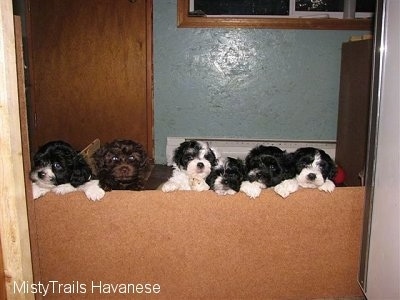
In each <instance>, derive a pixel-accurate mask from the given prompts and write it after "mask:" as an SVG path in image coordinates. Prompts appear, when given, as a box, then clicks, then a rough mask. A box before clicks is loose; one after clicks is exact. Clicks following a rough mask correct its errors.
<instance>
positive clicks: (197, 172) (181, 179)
mask: <svg viewBox="0 0 400 300" xmlns="http://www.w3.org/2000/svg"><path fill="white" fill-rule="evenodd" d="M218 159H219V154H218V153H217V152H216V150H215V149H212V148H210V147H209V145H208V144H207V143H204V142H201V141H194V140H191V141H185V142H182V143H181V144H180V145H179V146H178V148H176V149H175V151H174V155H173V157H172V160H173V171H172V176H171V178H169V179H168V181H167V182H165V183H164V184H163V186H162V188H161V190H162V191H163V192H172V191H177V190H184V191H190V190H192V186H191V182H192V179H193V178H194V179H196V180H197V181H198V180H203V181H205V179H206V178H207V176H208V175H209V174H210V173H211V169H212V168H213V167H215V166H216V165H217V164H218ZM204 186H205V187H206V188H204V189H203V190H206V189H209V187H207V185H204ZM197 190H198V189H197Z"/></svg>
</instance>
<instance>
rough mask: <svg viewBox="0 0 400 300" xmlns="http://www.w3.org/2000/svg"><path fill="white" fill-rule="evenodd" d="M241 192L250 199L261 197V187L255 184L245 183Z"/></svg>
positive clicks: (241, 187)
mask: <svg viewBox="0 0 400 300" xmlns="http://www.w3.org/2000/svg"><path fill="white" fill-rule="evenodd" d="M240 191H242V192H243V193H245V194H246V195H247V196H249V197H250V198H252V199H255V198H257V197H258V196H260V194H261V187H260V186H259V185H257V184H255V183H253V182H250V181H243V182H242V185H241V186H240Z"/></svg>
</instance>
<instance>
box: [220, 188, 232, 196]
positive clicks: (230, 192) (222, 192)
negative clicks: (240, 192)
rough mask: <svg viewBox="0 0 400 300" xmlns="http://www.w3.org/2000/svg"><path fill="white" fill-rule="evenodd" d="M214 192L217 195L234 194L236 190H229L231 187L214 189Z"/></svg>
mask: <svg viewBox="0 0 400 300" xmlns="http://www.w3.org/2000/svg"><path fill="white" fill-rule="evenodd" d="M215 192H216V193H217V194H218V195H221V196H226V195H234V194H236V191H234V190H231V189H229V190H215Z"/></svg>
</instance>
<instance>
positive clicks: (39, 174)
mask: <svg viewBox="0 0 400 300" xmlns="http://www.w3.org/2000/svg"><path fill="white" fill-rule="evenodd" d="M38 177H39V178H40V179H43V178H45V177H46V173H45V172H43V171H40V172H38Z"/></svg>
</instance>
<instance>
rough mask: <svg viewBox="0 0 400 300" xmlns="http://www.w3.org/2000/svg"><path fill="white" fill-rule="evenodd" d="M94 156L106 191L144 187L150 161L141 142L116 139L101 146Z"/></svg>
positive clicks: (100, 179) (101, 183)
mask: <svg viewBox="0 0 400 300" xmlns="http://www.w3.org/2000/svg"><path fill="white" fill-rule="evenodd" d="M93 158H94V160H95V162H96V169H97V177H98V179H99V184H100V187H101V188H103V189H104V190H105V191H111V190H132V191H140V190H142V189H143V187H144V179H145V173H146V169H147V167H148V164H149V162H148V157H147V154H146V151H145V150H144V147H143V146H142V145H141V144H139V143H137V142H134V141H132V140H114V141H113V142H111V143H107V144H105V145H103V146H102V147H100V148H99V149H98V150H97V151H96V152H95V153H94V154H93Z"/></svg>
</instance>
